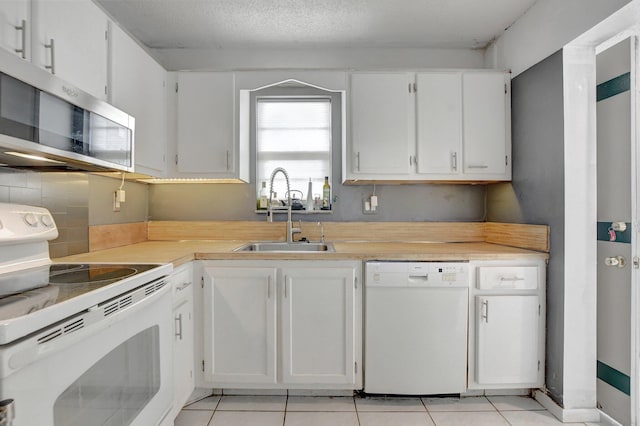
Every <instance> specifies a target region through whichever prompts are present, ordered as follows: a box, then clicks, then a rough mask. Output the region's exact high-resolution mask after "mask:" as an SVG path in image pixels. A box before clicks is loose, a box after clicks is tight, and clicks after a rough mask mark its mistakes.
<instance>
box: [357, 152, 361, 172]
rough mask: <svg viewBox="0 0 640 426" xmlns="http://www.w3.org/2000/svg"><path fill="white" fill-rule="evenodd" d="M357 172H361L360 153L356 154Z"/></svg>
mask: <svg viewBox="0 0 640 426" xmlns="http://www.w3.org/2000/svg"><path fill="white" fill-rule="evenodd" d="M356 170H357V171H360V152H359V151H358V152H357V153H356Z"/></svg>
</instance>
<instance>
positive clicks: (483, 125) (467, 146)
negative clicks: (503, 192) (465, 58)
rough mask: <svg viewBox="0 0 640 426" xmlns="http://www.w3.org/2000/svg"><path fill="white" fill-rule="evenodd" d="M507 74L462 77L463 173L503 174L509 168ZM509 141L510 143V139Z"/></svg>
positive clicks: (470, 74)
mask: <svg viewBox="0 0 640 426" xmlns="http://www.w3.org/2000/svg"><path fill="white" fill-rule="evenodd" d="M506 78H507V77H506V74H504V73H495V72H465V73H464V74H463V76H462V96H463V102H462V104H463V112H462V113H463V117H464V124H463V145H464V172H465V173H467V174H474V175H475V174H480V175H487V174H504V173H505V171H506V168H507V164H506V163H507V158H506V157H507V142H508V140H507V131H506V129H507V126H506V116H507V113H506V106H507V95H508V93H507V87H508V85H507V83H506ZM509 142H510V140H509Z"/></svg>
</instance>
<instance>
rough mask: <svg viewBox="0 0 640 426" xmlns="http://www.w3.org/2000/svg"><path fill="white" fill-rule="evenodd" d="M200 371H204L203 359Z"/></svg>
mask: <svg viewBox="0 0 640 426" xmlns="http://www.w3.org/2000/svg"><path fill="white" fill-rule="evenodd" d="M202 371H204V359H203V360H202Z"/></svg>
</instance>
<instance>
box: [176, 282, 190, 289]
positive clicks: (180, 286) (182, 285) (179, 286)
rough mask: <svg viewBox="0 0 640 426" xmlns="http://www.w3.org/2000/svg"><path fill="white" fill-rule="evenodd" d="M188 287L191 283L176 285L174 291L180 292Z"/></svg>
mask: <svg viewBox="0 0 640 426" xmlns="http://www.w3.org/2000/svg"><path fill="white" fill-rule="evenodd" d="M190 285H191V281H187V282H186V283H182V284H178V285H177V286H176V290H178V291H182V290H184V289H185V288H187V287H189V286H190Z"/></svg>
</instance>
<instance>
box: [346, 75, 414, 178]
mask: <svg viewBox="0 0 640 426" xmlns="http://www.w3.org/2000/svg"><path fill="white" fill-rule="evenodd" d="M412 83H413V75H412V74H410V73H355V74H352V75H351V90H350V99H351V150H349V152H348V154H347V156H348V157H350V165H351V167H350V169H351V171H352V174H353V176H354V177H356V176H358V175H361V174H362V175H371V174H375V175H388V174H396V175H397V174H407V173H409V145H410V142H411V141H412V140H413V138H414V131H413V121H414V118H413V114H414V106H413V96H411V93H410V89H411V86H412Z"/></svg>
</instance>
